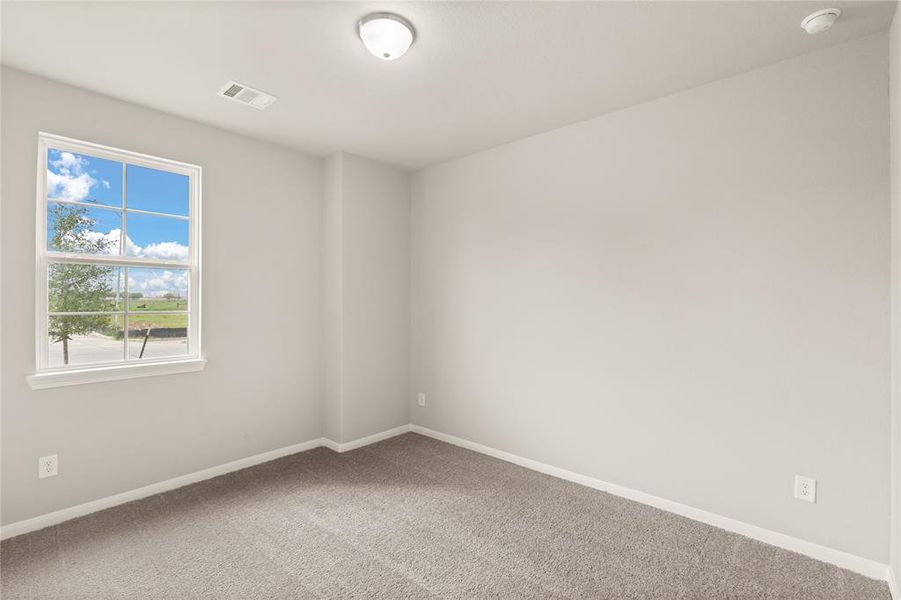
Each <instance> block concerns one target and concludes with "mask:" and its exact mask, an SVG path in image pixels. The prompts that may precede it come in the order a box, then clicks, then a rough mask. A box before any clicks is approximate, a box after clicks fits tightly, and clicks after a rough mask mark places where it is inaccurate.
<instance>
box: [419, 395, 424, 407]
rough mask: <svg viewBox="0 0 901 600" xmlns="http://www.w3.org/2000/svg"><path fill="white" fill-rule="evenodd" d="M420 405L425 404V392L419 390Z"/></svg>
mask: <svg viewBox="0 0 901 600" xmlns="http://www.w3.org/2000/svg"><path fill="white" fill-rule="evenodd" d="M419 406H425V392H419Z"/></svg>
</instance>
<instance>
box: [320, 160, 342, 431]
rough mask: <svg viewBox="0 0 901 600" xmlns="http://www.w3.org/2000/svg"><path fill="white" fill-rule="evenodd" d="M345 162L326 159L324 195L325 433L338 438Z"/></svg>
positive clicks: (323, 343) (323, 345) (340, 411)
mask: <svg viewBox="0 0 901 600" xmlns="http://www.w3.org/2000/svg"><path fill="white" fill-rule="evenodd" d="M343 163H344V161H343V158H342V156H341V154H340V153H339V154H334V155H332V156H330V157H328V158H327V159H326V160H325V168H324V181H323V187H324V194H323V198H322V248H321V256H322V272H321V277H322V402H323V408H322V435H324V436H325V437H327V438H328V439H330V440H333V441H335V442H340V441H341V439H342V436H341V424H342V423H341V421H342V401H341V398H342V377H341V368H342V357H343V355H342V340H343V333H342V331H343V328H342V325H343V311H342V306H343V300H342V298H343V290H344V288H343V285H342V282H343V281H344V271H343V265H344V259H343V256H342V239H343V229H344V224H343V219H344V216H343V212H344V209H343V206H344V204H343V200H342V192H341V180H342V173H343Z"/></svg>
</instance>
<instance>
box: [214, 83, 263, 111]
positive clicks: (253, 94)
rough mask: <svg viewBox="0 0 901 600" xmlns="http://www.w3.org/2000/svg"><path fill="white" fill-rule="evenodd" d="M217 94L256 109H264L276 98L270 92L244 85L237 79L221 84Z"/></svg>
mask: <svg viewBox="0 0 901 600" xmlns="http://www.w3.org/2000/svg"><path fill="white" fill-rule="evenodd" d="M219 95H220V96H222V97H223V98H228V99H229V100H234V101H235V102H240V103H241V104H246V105H247V106H252V107H254V108H255V109H257V110H264V109H266V108H268V107H269V106H270V105H271V104H272V103H273V102H275V101H276V100H278V98H276V97H275V96H273V95H272V94H267V93H266V92H264V91H262V90H257V89H254V88H252V87H250V86H249V85H244V84H243V83H238V82H237V81H229V82H228V83H226V84H225V85H224V86H222V89H221V90H219Z"/></svg>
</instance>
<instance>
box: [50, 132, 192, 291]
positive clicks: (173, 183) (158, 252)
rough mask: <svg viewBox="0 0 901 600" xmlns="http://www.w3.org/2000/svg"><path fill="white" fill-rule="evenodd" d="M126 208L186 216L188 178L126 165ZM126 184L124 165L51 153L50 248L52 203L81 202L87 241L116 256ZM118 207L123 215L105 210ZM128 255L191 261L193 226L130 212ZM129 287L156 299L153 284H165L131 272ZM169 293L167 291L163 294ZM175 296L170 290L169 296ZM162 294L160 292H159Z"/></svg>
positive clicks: (151, 274) (147, 273)
mask: <svg viewBox="0 0 901 600" xmlns="http://www.w3.org/2000/svg"><path fill="white" fill-rule="evenodd" d="M125 168H126V170H127V176H126V180H127V187H128V189H127V192H128V208H129V209H139V210H146V211H152V212H159V213H166V214H172V215H180V216H183V217H184V216H187V215H188V198H189V178H188V177H187V176H185V175H179V174H176V173H168V172H165V171H159V170H156V169H150V168H146V167H139V166H135V165H126V167H125ZM122 197H123V179H122V163H121V162H116V161H111V160H106V159H102V158H97V157H95V156H89V155H85V154H77V153H73V152H67V151H62V150H55V149H50V150H48V153H47V199H48V201H49V202H48V203H47V210H48V217H47V247H48V249H49V250H60V249H59V248H54V247H53V244H52V240H53V237H54V233H55V229H56V223H55V220H54V218H53V210H54V208H55V207H59V206H61V205H60V204H59V203H57V202H54V201H71V202H80V203H84V204H86V205H90V204H94V205H97V206H96V207H93V206H86V207H85V210H86V212H85V215H84V216H85V218H86V219H89V220H90V221H91V227H90V231H89V232H88V233H87V236H88V238H89V239H92V240H98V239H101V238H102V239H104V240H105V241H106V242H107V244H106V253H107V254H112V255H118V254H119V251H120V250H119V249H120V239H121V236H122V210H121V209H122V205H123V201H122ZM101 206H106V207H115V208H118V209H119V210H110V208H101ZM126 225H127V227H126V228H127V231H128V233H127V236H126V239H125V255H126V256H134V257H141V258H149V259H159V260H177V261H187V259H188V245H189V237H188V236H189V233H188V231H189V223H188V221H187V220H185V219H177V218H169V217H162V216H157V215H146V214H142V213H136V212H132V211H131V210H128V211H127V223H126ZM132 271H133V274H130V276H129V277H130V281H133V282H134V284H135V286H136V287H137V288H139V289H143V290H145V291H147V292H149V294H148V295H153V294H154V293H155V292H156V291H157V290H155V289H153V288H154V287H155V284H160V285H162V282H164V281H165V282H167V284H169V285H171V283H172V282H171V280H167V277H168V276H166V275H165V273H166V272H167V271H165V270H162V271H161V270H158V269H156V270H153V271H151V270H148V269H141V270H138V269H133V270H132ZM183 274H184V272H183V271H180V270H170V271H169V275H170V276H171V275H177V276H178V278H179V279H181V278H182V276H183ZM163 291H165V290H163ZM169 291H171V290H169ZM160 293H162V291H160Z"/></svg>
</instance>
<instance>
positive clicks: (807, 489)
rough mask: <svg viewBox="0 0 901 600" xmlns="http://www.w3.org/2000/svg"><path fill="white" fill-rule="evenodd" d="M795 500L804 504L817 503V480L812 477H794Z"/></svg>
mask: <svg viewBox="0 0 901 600" xmlns="http://www.w3.org/2000/svg"><path fill="white" fill-rule="evenodd" d="M795 498H797V499H798V500H804V501H805V502H814V503H816V501H817V480H816V479H814V478H813V477H804V476H803V475H795Z"/></svg>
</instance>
